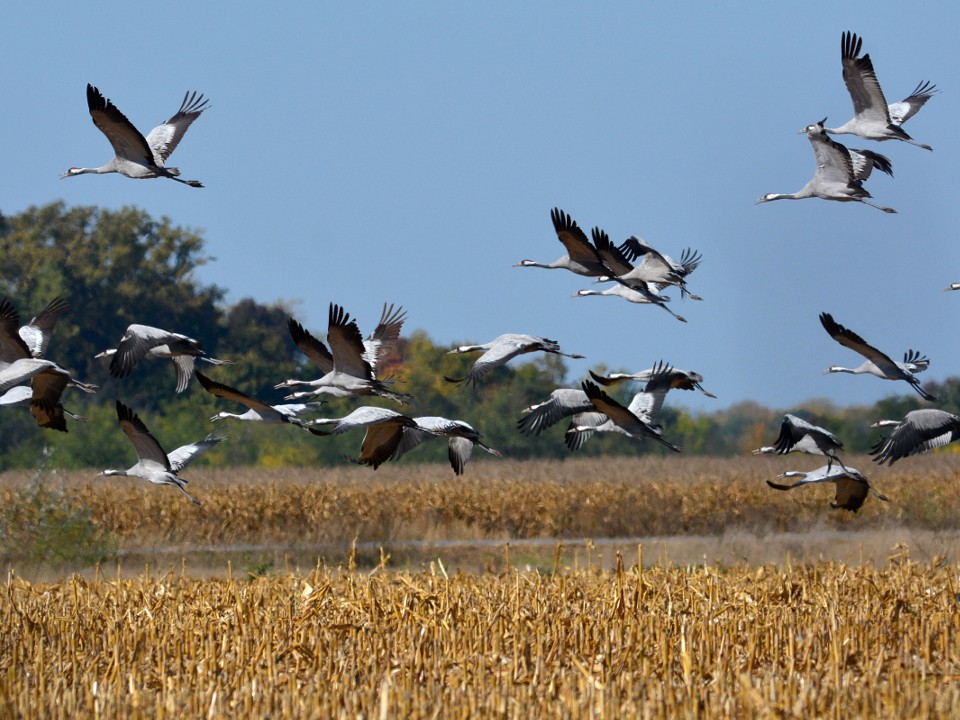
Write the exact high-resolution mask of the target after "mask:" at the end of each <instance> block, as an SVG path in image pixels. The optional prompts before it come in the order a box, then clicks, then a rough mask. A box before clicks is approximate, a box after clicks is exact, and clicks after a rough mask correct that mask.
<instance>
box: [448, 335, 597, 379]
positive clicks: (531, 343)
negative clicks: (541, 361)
mask: <svg viewBox="0 0 960 720" xmlns="http://www.w3.org/2000/svg"><path fill="white" fill-rule="evenodd" d="M478 350H483V351H484V352H483V355H481V356H480V357H479V358H477V361H476V362H475V363H474V364H473V367H472V368H471V370H470V372H469V374H467V376H466V377H462V378H459V379H457V378H451V377H447V376H444V378H443V379H444V380H446V381H447V382H449V383H457V384H458V385H463V384H464V383H466V384H472V385H474V386H476V384H477V380H479V379H480V378H481V377H483V376H484V375H486V374H487V373H488V372H490V371H491V370H493V369H494V368H498V367H500V366H501V365H505V364H506V363H507V362H508V361H510V360H512V359H513V358H515V357H517V356H518V355H525V354H526V353H532V352H545V353H551V354H553V355H563V356H564V357H568V358H576V359H582V358H583V355H574V354H571V353H565V352H561V350H560V344H559V343H558V342H557V341H556V340H548V339H546V338H541V337H535V336H533V335H519V334H516V333H506V334H505V335H500V336H499V337H496V338H494V339H493V340H491V341H490V342H487V343H484V344H482V345H460V346H459V347H457V348H455V349H453V350H451V351H450V352H448V353H447V354H448V355H459V354H463V353H469V352H476V351H478Z"/></svg>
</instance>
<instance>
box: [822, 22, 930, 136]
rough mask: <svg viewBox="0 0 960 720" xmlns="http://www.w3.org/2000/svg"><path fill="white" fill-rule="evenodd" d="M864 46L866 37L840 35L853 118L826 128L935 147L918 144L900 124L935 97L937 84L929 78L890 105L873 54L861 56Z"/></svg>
mask: <svg viewBox="0 0 960 720" xmlns="http://www.w3.org/2000/svg"><path fill="white" fill-rule="evenodd" d="M862 46H863V39H862V38H860V37H857V34H856V33H852V32H850V31H847V32H845V33H843V35H842V36H841V38H840V59H841V62H842V64H843V82H844V83H846V86H847V91H848V92H849V93H850V99H851V100H852V101H853V117H852V118H851V119H850V120H848V121H847V122H845V123H844V124H843V125H841V126H840V127H836V128H826V131H827V132H828V133H833V134H835V135H844V134H848V135H858V136H860V137H862V138H866V139H867V140H902V141H904V142H906V143H910V144H911V145H916V146H917V147H921V148H923V149H924V150H933V148H932V147H930V146H929V145H924V144H922V143H918V142H917V141H916V140H914V139H913V138H912V137H910V136H909V135H907V133H906V132H905V131H904V130H903V128H902V127H900V126H901V125H902V124H903V123H905V122H906V121H907V120H909V119H910V118H911V117H913V116H914V115H916V114H917V112H918V111H919V110H920V108H922V107H923V106H924V104H925V103H926V102H927V100H929V99H930V98H931V97H933V95H934V93H936V92H937V90H936V86H935V85H933V84H932V83H930V82H929V81H924V82H920V83H917V87H916V88H914V90H913V92H912V93H910V95H909V97H906V98H904V99H903V100H901V101H900V102H898V103H893V104H892V105H888V104H887V100H886V98H885V97H884V96H883V90H881V89H880V82H879V81H878V80H877V74H876V72H874V69H873V61H872V60H871V59H870V55H869V54H867V55H864V56H863V57H860V50H861V47H862Z"/></svg>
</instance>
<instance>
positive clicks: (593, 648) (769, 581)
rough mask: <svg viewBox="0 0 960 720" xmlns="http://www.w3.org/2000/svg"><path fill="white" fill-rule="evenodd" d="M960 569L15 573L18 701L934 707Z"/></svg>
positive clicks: (427, 707) (147, 712)
mask: <svg viewBox="0 0 960 720" xmlns="http://www.w3.org/2000/svg"><path fill="white" fill-rule="evenodd" d="M956 575H957V570H956V568H955V567H946V566H943V565H941V564H939V563H932V564H924V565H921V564H917V563H914V562H912V561H910V560H909V558H908V557H907V556H906V554H905V552H903V551H901V552H900V553H899V554H897V555H896V556H895V557H894V558H893V559H892V561H891V562H890V563H889V564H888V565H887V566H886V567H885V568H884V569H878V568H876V567H874V566H872V565H869V564H868V565H863V566H859V567H850V566H846V565H844V564H841V563H816V564H812V565H803V566H789V565H788V566H784V567H779V568H778V567H773V566H766V567H760V568H743V567H736V568H728V569H725V570H722V571H721V570H718V569H717V568H712V567H700V568H688V569H682V568H678V567H665V566H662V565H658V566H655V567H648V568H644V569H640V568H639V567H637V566H634V567H633V569H631V570H627V571H624V570H623V569H617V570H612V571H601V570H596V569H581V570H558V571H557V572H554V573H547V574H540V573H536V572H517V571H506V572H503V573H499V574H498V573H483V574H454V575H451V576H449V577H448V576H447V575H446V573H445V572H444V571H443V568H442V566H439V565H438V564H436V563H435V564H433V566H432V568H431V569H430V570H426V571H422V572H416V573H408V572H393V571H390V570H388V569H384V568H378V569H377V570H376V571H375V572H373V573H360V572H357V571H331V570H328V569H326V568H322V567H321V568H318V569H317V570H316V571H314V572H313V573H311V574H308V575H306V576H296V575H285V576H282V577H275V578H256V579H252V580H250V579H235V578H227V579H220V580H209V579H208V580H196V579H191V578H188V577H185V576H179V575H176V574H174V573H169V574H166V575H162V576H152V575H150V574H142V575H140V576H139V577H136V578H133V579H124V578H120V577H117V578H116V579H113V580H111V579H105V578H96V579H94V580H92V581H88V580H84V579H83V578H80V577H77V576H74V577H71V578H68V579H65V580H63V581H61V582H60V583H57V584H53V585H49V584H31V583H28V582H25V581H22V580H17V579H10V580H9V581H8V582H7V583H6V585H5V587H4V588H3V593H2V595H0V619H2V622H3V627H4V628H6V630H5V632H4V633H3V634H2V637H0V673H2V677H3V678H4V681H3V682H2V683H0V706H2V707H3V708H4V714H6V715H9V716H21V717H26V716H32V717H47V716H54V715H57V716H76V715H79V714H82V715H84V716H102V717H140V716H150V717H211V718H218V717H303V718H307V717H318V718H320V717H322V718H335V717H349V718H355V717H380V718H395V717H404V718H427V717H431V718H433V717H462V718H468V717H469V718H473V717H504V718H529V717H628V716H629V717H710V716H712V717H749V716H753V717H785V716H789V717H854V716H856V717H865V716H885V717H933V716H943V717H946V716H950V715H952V714H953V713H954V712H955V710H956V707H958V704H960V691H958V689H957V685H956V679H957V673H958V671H960V667H958V663H960V650H958V648H960V638H958V635H957V633H958V628H960V614H958V611H957V607H958V605H957V599H956V595H955V585H956Z"/></svg>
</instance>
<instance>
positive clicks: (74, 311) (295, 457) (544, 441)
mask: <svg viewBox="0 0 960 720" xmlns="http://www.w3.org/2000/svg"><path fill="white" fill-rule="evenodd" d="M0 257H3V270H2V272H0V296H6V297H8V298H9V299H10V300H11V302H12V303H13V304H14V307H16V308H17V309H18V310H19V312H20V319H21V322H22V323H23V322H26V321H28V320H29V319H30V318H31V317H32V316H33V314H35V313H36V312H38V311H39V310H40V309H42V308H43V307H44V306H45V305H46V304H47V303H48V302H50V300H52V299H53V298H54V297H56V296H58V295H61V296H63V297H65V298H66V299H67V300H68V302H69V303H70V306H71V310H70V311H69V312H68V313H67V314H65V315H64V317H62V318H61V320H60V323H59V324H58V326H57V329H56V331H55V333H54V337H53V340H52V342H51V344H50V349H49V351H48V357H49V359H52V360H54V361H55V362H57V363H58V364H60V365H61V366H63V367H65V368H67V369H68V370H70V371H71V372H73V373H74V374H75V375H76V376H77V377H79V378H80V379H82V380H84V381H86V382H92V383H96V384H98V385H100V388H101V389H100V392H99V393H97V394H96V395H84V394H83V393H79V392H70V391H68V392H66V393H65V394H64V397H63V404H64V406H65V407H67V408H68V409H69V410H71V411H72V412H75V413H78V414H80V415H82V416H84V417H85V418H86V420H87V421H86V422H84V423H80V422H73V421H70V422H69V423H68V425H69V432H67V433H60V432H53V431H48V430H41V429H39V428H38V427H37V426H36V423H35V422H34V421H33V418H32V417H31V416H30V414H29V412H26V411H24V410H23V409H22V408H2V409H0V470H2V469H10V468H31V467H36V466H37V464H38V462H40V458H45V460H44V462H47V463H51V464H54V465H55V466H57V467H63V468H87V467H89V468H102V467H107V466H121V465H123V463H124V462H126V460H129V461H130V462H129V464H132V463H133V461H134V458H133V456H132V451H131V449H130V446H129V443H128V441H127V439H126V437H125V436H124V435H123V433H122V432H121V431H120V429H119V427H118V425H117V419H116V412H115V409H114V405H115V404H114V401H115V400H116V399H122V400H123V402H124V403H125V404H127V405H128V406H130V407H132V408H134V409H135V410H136V411H137V412H138V413H139V414H140V415H141V417H143V418H144V420H145V421H146V422H147V424H148V426H149V427H150V429H151V430H152V431H153V433H154V434H155V435H156V436H157V437H158V438H159V439H160V440H161V443H163V444H164V445H165V446H166V447H167V449H168V450H169V449H172V448H173V447H176V446H177V445H180V444H184V443H186V442H190V441H193V440H197V439H200V438H202V437H204V436H205V435H206V434H207V433H209V432H211V431H212V430H213V429H218V430H220V431H223V432H225V433H226V434H227V435H229V436H230V439H229V441H228V442H225V443H222V444H221V445H220V446H218V447H217V448H215V449H214V450H213V451H212V452H211V453H210V454H209V456H208V457H209V458H210V461H211V462H212V463H216V464H225V465H260V466H267V467H277V466H316V465H319V466H327V465H335V464H340V463H345V462H348V461H349V455H350V454H351V453H356V452H357V447H358V446H359V442H360V438H359V436H358V437H351V435H353V434H352V433H348V434H347V435H346V436H343V437H336V438H316V437H313V436H312V435H310V434H309V433H306V432H303V431H300V430H298V429H297V428H293V427H288V426H264V425H261V424H259V423H235V422H231V421H224V422H223V425H225V426H221V427H219V428H216V427H215V426H213V425H212V424H211V423H210V422H209V418H210V417H211V416H213V415H214V414H216V413H217V412H218V411H220V410H224V409H226V410H230V411H236V412H240V411H242V410H241V409H238V408H230V407H227V406H228V405H229V403H225V402H224V401H222V400H218V399H217V398H214V397H213V396H211V395H210V394H208V393H206V392H205V391H204V390H203V389H202V388H201V387H200V386H199V384H198V383H196V382H195V381H193V382H191V384H190V387H189V388H188V389H187V391H185V392H184V393H182V394H181V395H176V394H174V392H173V388H174V384H175V380H174V371H173V368H172V367H171V364H170V363H169V361H157V360H152V361H146V362H144V363H141V364H140V365H138V366H137V367H136V368H134V371H133V373H132V375H131V376H130V377H129V378H126V379H124V380H122V381H118V380H116V379H114V378H111V377H110V376H109V374H108V372H107V366H108V364H109V363H108V361H104V360H97V359H95V358H94V356H95V355H96V354H97V353H98V352H100V351H102V350H105V349H106V348H109V347H115V346H116V343H117V342H118V341H119V339H120V338H121V337H122V335H123V332H124V330H125V329H126V327H127V325H129V324H131V323H140V324H145V325H155V326H157V327H162V328H164V329H168V330H173V331H176V332H182V333H184V334H187V335H190V336H192V337H196V338H198V339H201V340H202V342H203V344H204V350H205V352H206V353H207V354H208V355H212V356H214V357H219V358H226V359H230V360H232V361H233V362H234V364H233V365H230V366H227V367H223V368H218V369H217V370H216V372H215V373H212V374H214V375H215V377H216V378H217V379H218V380H220V381H222V382H224V383H227V384H229V385H231V386H233V387H236V388H237V389H239V390H241V391H243V392H245V393H247V394H249V395H252V396H254V397H257V398H260V399H262V400H265V401H267V402H271V403H276V402H282V397H283V395H284V392H285V391H281V390H274V389H273V386H274V384H276V383H277V382H279V381H281V380H284V379H286V378H292V377H304V378H311V377H316V376H318V375H319V371H318V370H317V369H316V368H315V367H313V366H312V364H311V363H310V362H309V361H308V360H307V359H306V358H305V357H304V356H303V355H302V354H301V353H300V351H299V350H298V348H297V347H296V346H295V345H294V343H293V341H292V340H291V339H290V335H289V333H288V331H287V320H288V318H289V317H291V315H292V311H291V308H290V306H289V305H288V304H287V303H286V302H278V303H272V304H263V303H260V302H257V301H256V300H254V299H252V298H244V299H242V300H240V301H239V302H236V303H233V304H227V303H225V301H224V298H225V296H226V289H225V288H220V287H217V286H216V285H205V284H203V283H202V282H201V281H200V280H199V278H198V274H197V270H198V269H199V268H200V267H202V266H203V265H204V264H205V263H207V262H208V261H209V260H210V258H209V257H208V256H207V255H205V254H204V241H203V238H202V237H201V236H200V235H199V234H198V233H196V232H193V231H191V230H189V229H186V228H182V227H178V226H176V225H174V224H173V223H172V222H171V221H170V219H169V218H166V217H163V218H161V219H159V220H155V219H153V218H151V217H150V216H149V215H148V214H147V213H146V212H144V211H143V210H141V209H137V208H133V207H125V208H122V209H120V210H116V211H113V210H105V209H100V208H96V207H82V206H81V207H67V206H66V205H65V204H64V203H62V202H56V203H52V204H49V205H45V206H42V207H31V208H28V209H27V210H25V211H23V212H22V213H19V214H17V215H12V216H3V215H0ZM315 330H316V331H317V334H318V335H319V336H321V337H322V336H323V331H324V330H325V329H324V328H316V329H315ZM406 330H407V332H406V333H405V334H404V335H403V336H402V337H401V341H400V344H399V349H398V353H397V357H396V358H393V360H392V362H391V361H389V360H388V362H387V363H386V366H385V368H384V370H382V371H381V373H380V374H381V375H386V376H389V377H390V378H391V379H394V380H396V381H397V383H398V386H399V387H401V388H402V391H403V392H407V393H410V394H411V395H413V397H414V400H413V401H412V402H411V405H410V406H409V407H408V408H404V409H403V410H404V412H408V413H409V414H411V415H414V416H415V415H418V414H429V415H443V416H445V417H449V418H454V419H462V420H466V421H467V422H469V423H470V424H472V425H473V426H474V427H476V428H477V429H478V430H479V431H480V432H481V433H482V435H483V438H484V441H485V442H486V443H487V444H489V445H491V446H493V447H495V448H497V449H499V450H500V451H501V452H502V453H503V454H504V456H505V457H509V458H513V459H530V458H562V457H565V456H567V455H569V454H570V451H568V450H567V448H566V447H565V445H564V443H563V432H564V429H565V427H566V423H565V422H564V423H558V424H557V426H555V427H553V428H550V429H549V430H548V431H545V432H544V433H543V434H542V435H540V436H538V437H525V436H524V435H522V434H521V433H520V432H518V430H517V427H516V424H517V420H518V419H519V418H520V417H521V412H520V411H521V409H522V408H524V407H526V406H528V405H531V404H533V403H537V402H542V401H543V400H546V399H547V397H548V396H549V394H550V392H551V391H552V390H553V389H555V388H557V387H563V386H564V382H565V379H566V375H567V372H566V367H565V365H564V363H563V361H562V359H560V358H557V357H555V356H546V357H542V358H537V359H535V360H533V361H531V362H527V363H517V362H514V363H512V364H511V365H508V366H506V367H503V368H499V369H498V370H496V371H495V372H493V373H491V375H490V376H489V377H487V378H484V382H483V383H481V384H480V385H479V386H478V387H477V388H475V389H473V388H458V387H456V386H454V385H451V384H449V383H446V382H445V381H444V380H443V379H442V377H443V375H451V374H452V375H458V374H459V375H464V374H466V372H467V370H468V368H469V366H470V364H471V363H472V362H473V360H474V358H473V357H470V356H465V357H461V356H448V355H447V354H446V352H447V350H449V349H450V348H449V347H445V346H438V345H437V344H435V343H434V342H433V341H432V340H431V339H430V337H429V336H428V335H427V334H426V333H425V332H424V331H422V330H412V331H411V330H410V329H406ZM616 369H617V370H637V369H639V368H629V369H627V368H616ZM566 386H568V387H569V386H575V383H574V384H573V385H569V384H568V385H566ZM927 387H928V388H929V389H930V390H931V391H932V392H933V393H934V394H936V395H937V396H938V398H939V401H938V407H941V408H942V409H944V410H947V411H949V412H954V413H956V412H958V410H960V379H958V378H950V379H948V380H946V381H944V382H943V383H937V382H932V383H928V384H927ZM639 389H640V388H639V387H636V386H634V387H630V386H626V387H623V388H621V389H620V390H618V391H616V392H615V393H613V394H618V395H619V396H620V398H621V399H622V400H624V401H626V400H627V399H628V398H629V397H630V395H631V394H632V393H633V392H636V391H637V390H639ZM370 402H371V404H385V405H388V406H392V407H396V405H391V403H390V401H383V400H379V399H377V398H373V399H371V401H370ZM678 403H682V398H681V397H678V396H677V395H676V391H675V393H674V394H672V395H671V396H670V397H669V398H668V402H667V404H666V406H665V407H664V410H663V412H662V415H661V423H662V424H663V425H664V428H665V434H666V436H667V437H668V438H669V439H670V440H671V441H672V442H675V443H676V444H678V445H680V446H681V448H683V451H684V452H685V453H687V454H695V455H696V454H700V455H719V456H724V455H726V456H730V455H740V454H746V453H749V452H750V450H752V449H754V448H757V447H760V446H761V445H764V444H769V443H770V442H771V441H772V440H773V439H774V438H775V437H776V434H777V432H778V426H779V422H780V419H781V417H782V415H783V412H784V409H775V408H767V407H764V406H762V405H760V404H757V403H754V402H743V403H739V404H736V405H733V406H731V407H729V408H726V409H724V410H719V411H715V412H698V413H692V412H688V411H687V410H685V409H683V408H682V407H679V406H678ZM356 404H357V401H355V400H353V401H349V400H336V399H331V400H327V401H326V402H325V404H324V406H323V408H322V411H323V413H322V414H323V415H324V416H330V417H335V416H338V415H342V414H345V413H347V412H349V411H350V410H351V409H352V408H353V407H355V406H356ZM919 406H920V403H919V401H918V399H916V398H914V397H912V396H895V397H890V398H887V399H885V400H882V401H880V402H878V403H876V404H875V405H872V406H857V407H846V408H841V407H837V406H835V405H834V404H832V403H830V402H828V401H824V400H811V401H809V402H807V403H805V404H803V405H801V407H799V408H789V411H790V412H794V413H797V414H800V415H802V416H804V417H805V418H807V419H808V420H810V421H812V422H814V423H816V424H818V425H822V426H823V427H825V428H827V429H828V430H831V431H832V432H834V433H836V434H837V435H838V436H839V437H840V438H841V439H842V440H843V441H844V444H845V449H846V452H850V453H857V452H866V451H867V450H869V448H870V446H871V445H872V444H873V443H874V442H875V441H876V439H877V438H878V437H879V434H878V432H877V431H876V430H873V429H871V428H870V427H869V425H870V423H872V422H875V421H876V420H878V419H880V418H881V417H885V418H900V417H902V416H903V415H904V414H905V413H906V412H908V411H909V410H912V409H914V408H916V407H919ZM227 423H229V424H227ZM662 452H664V450H663V449H662V448H660V447H659V446H658V445H657V444H655V443H643V442H635V441H631V440H628V439H625V438H623V437H605V436H595V437H594V438H592V439H591V440H590V441H589V442H588V443H586V444H585V445H584V447H583V448H582V449H581V450H579V451H577V454H578V455H581V456H588V457H600V456H615V455H635V454H638V453H662ZM481 454H482V453H481ZM445 458H446V445H445V443H443V442H441V441H437V442H435V443H427V444H426V445H424V446H423V447H421V448H418V449H417V450H416V451H415V452H412V453H410V454H409V455H407V456H406V457H405V458H404V459H403V460H401V462H415V463H416V462H445ZM476 460H478V461H482V460H486V458H482V459H481V458H476ZM468 472H469V470H468Z"/></svg>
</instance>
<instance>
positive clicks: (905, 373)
mask: <svg viewBox="0 0 960 720" xmlns="http://www.w3.org/2000/svg"><path fill="white" fill-rule="evenodd" d="M820 323H821V324H822V325H823V329H824V330H826V331H827V334H829V335H830V337H832V338H833V339H834V340H836V341H837V342H838V343H840V344H841V345H843V346H844V347H847V348H850V349H851V350H853V351H854V352H857V353H859V354H861V355H863V357H865V358H866V362H864V363H863V364H862V365H860V366H859V367H855V368H846V367H842V366H840V365H831V366H830V367H828V368H827V369H826V370H824V371H823V373H824V375H826V374H828V373H836V372H845V373H851V374H853V375H860V374H864V373H867V374H870V375H876V376H877V377H878V378H882V379H884V380H904V381H906V382H908V383H909V384H910V387H912V388H913V389H914V390H916V391H917V393H918V394H919V395H920V396H921V397H923V398H924V399H925V400H936V398H935V397H934V396H933V395H931V394H930V393H928V392H927V391H926V390H924V389H923V388H922V387H921V386H920V380H918V379H917V376H916V375H915V373H918V372H922V371H923V370H926V368H927V366H928V365H929V364H930V360H929V358H926V357H923V356H921V355H920V353H918V352H916V351H914V350H909V351H907V353H906V354H905V355H904V357H903V360H904V361H903V362H902V363H899V362H894V361H893V360H892V359H890V357H889V356H888V355H886V354H885V353H883V352H881V351H880V350H877V348H875V347H873V346H872V345H870V344H869V343H867V341H866V340H864V339H863V338H862V337H860V336H859V335H857V334H856V333H855V332H853V331H852V330H848V329H847V328H845V327H844V326H843V325H841V324H840V323H838V322H836V321H835V320H834V319H833V316H832V315H831V314H830V313H826V312H824V313H820Z"/></svg>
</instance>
